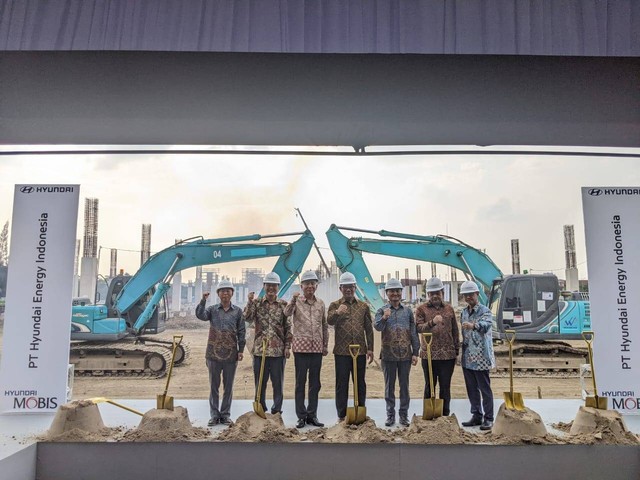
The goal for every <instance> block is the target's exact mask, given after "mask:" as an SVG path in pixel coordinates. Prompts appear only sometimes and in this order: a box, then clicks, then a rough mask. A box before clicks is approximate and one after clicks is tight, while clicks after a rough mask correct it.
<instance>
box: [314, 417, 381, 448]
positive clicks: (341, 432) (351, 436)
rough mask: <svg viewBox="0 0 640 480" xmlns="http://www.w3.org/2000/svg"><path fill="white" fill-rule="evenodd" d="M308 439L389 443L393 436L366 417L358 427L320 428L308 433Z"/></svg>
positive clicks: (338, 425)
mask: <svg viewBox="0 0 640 480" xmlns="http://www.w3.org/2000/svg"><path fill="white" fill-rule="evenodd" d="M309 438H310V439H311V440H312V441H314V442H321V443H390V442H393V441H394V440H393V435H392V434H391V432H389V431H388V430H384V429H381V428H378V427H377V426H376V422H374V421H373V420H371V419H370V418H369V417H367V420H366V421H365V422H364V423H362V424H360V425H347V423H346V422H340V423H338V424H336V425H334V426H333V427H329V428H327V429H324V428H320V429H318V430H314V431H313V432H310V433H309Z"/></svg>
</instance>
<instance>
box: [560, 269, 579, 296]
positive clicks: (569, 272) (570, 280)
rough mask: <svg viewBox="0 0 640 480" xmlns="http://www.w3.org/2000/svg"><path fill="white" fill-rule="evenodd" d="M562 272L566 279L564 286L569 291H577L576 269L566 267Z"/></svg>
mask: <svg viewBox="0 0 640 480" xmlns="http://www.w3.org/2000/svg"><path fill="white" fill-rule="evenodd" d="M564 273H565V276H566V279H567V284H566V286H565V289H566V290H568V291H569V292H577V291H579V290H580V283H579V281H578V269H577V268H576V267H573V268H567V269H565V271H564Z"/></svg>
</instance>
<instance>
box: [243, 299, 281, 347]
mask: <svg viewBox="0 0 640 480" xmlns="http://www.w3.org/2000/svg"><path fill="white" fill-rule="evenodd" d="M286 307H287V302H285V301H284V300H279V299H278V300H276V301H275V302H269V301H268V300H267V297H264V298H262V299H255V300H253V301H252V302H249V303H247V306H246V307H245V309H244V318H245V320H246V321H247V323H253V324H254V325H255V335H254V339H253V349H252V351H251V353H252V354H253V355H257V356H261V355H262V341H263V339H265V338H266V339H267V352H266V356H267V357H282V356H284V352H285V350H290V349H291V338H292V334H291V319H290V318H289V317H287V316H286V315H285V314H284V309H285V308H286Z"/></svg>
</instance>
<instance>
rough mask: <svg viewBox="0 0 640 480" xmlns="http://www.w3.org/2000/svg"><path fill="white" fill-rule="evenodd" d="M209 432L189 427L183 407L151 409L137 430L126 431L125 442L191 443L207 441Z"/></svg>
mask: <svg viewBox="0 0 640 480" xmlns="http://www.w3.org/2000/svg"><path fill="white" fill-rule="evenodd" d="M209 439H210V433H209V430H207V429H205V428H198V427H194V426H192V425H191V421H190V420H189V413H188V412H187V409H186V408H184V407H175V408H174V409H173V410H164V409H160V410H158V409H155V408H154V409H152V410H149V411H148V412H147V413H145V414H144V416H143V417H142V420H141V421H140V424H139V425H138V428H136V429H133V430H129V431H127V432H126V433H125V434H124V435H123V436H122V439H121V441H125V442H192V441H203V440H209Z"/></svg>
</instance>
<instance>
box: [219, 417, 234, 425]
mask: <svg viewBox="0 0 640 480" xmlns="http://www.w3.org/2000/svg"><path fill="white" fill-rule="evenodd" d="M219 422H220V425H231V423H232V422H231V419H230V418H229V417H220V421H219Z"/></svg>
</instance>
